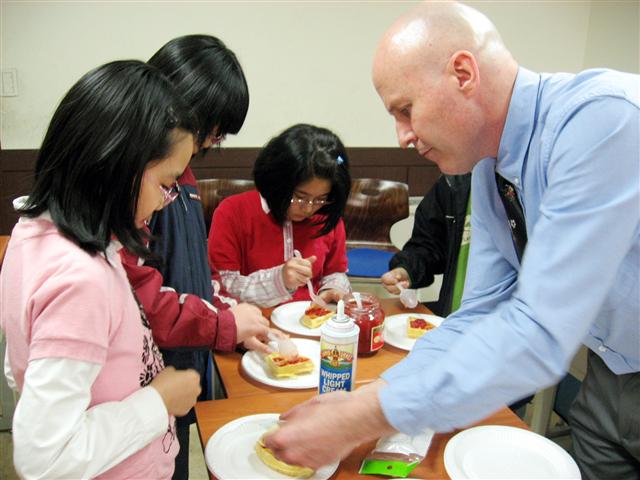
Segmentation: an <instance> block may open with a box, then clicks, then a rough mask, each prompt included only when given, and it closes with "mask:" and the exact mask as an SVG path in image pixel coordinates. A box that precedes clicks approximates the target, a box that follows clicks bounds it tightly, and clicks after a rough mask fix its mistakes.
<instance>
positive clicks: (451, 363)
mask: <svg viewBox="0 0 640 480" xmlns="http://www.w3.org/2000/svg"><path fill="white" fill-rule="evenodd" d="M373 81H374V84H375V87H376V89H377V91H378V94H379V95H380V98H381V99H382V101H383V103H384V106H385V107H386V109H387V110H388V111H389V113H390V114H391V115H392V116H393V117H394V119H395V123H396V131H397V136H398V141H399V143H400V145H401V146H402V147H404V148H407V147H411V146H413V147H415V148H416V149H417V151H418V153H419V154H420V155H421V156H423V157H425V158H426V159H429V160H432V161H434V162H435V163H436V164H437V165H438V166H439V167H440V169H441V170H442V171H443V172H444V173H445V174H463V173H466V172H469V171H471V170H472V169H473V179H472V188H471V191H472V202H471V203H472V205H473V211H472V220H471V229H472V231H473V238H472V241H471V252H470V258H469V266H468V271H467V280H466V285H465V292H464V297H463V300H462V306H461V307H460V309H459V310H458V311H456V312H455V313H454V314H452V315H450V316H449V317H448V318H447V319H446V321H445V322H444V323H443V324H442V326H440V327H439V328H438V329H436V330H434V331H432V332H430V333H429V335H425V336H424V337H422V339H421V340H420V341H418V342H417V343H416V346H415V347H414V349H413V351H412V352H411V353H410V355H409V356H408V357H407V358H406V359H405V360H404V361H402V362H400V363H399V364H398V365H396V366H394V367H393V368H391V369H389V370H388V371H386V372H385V373H384V374H383V375H382V379H381V380H378V381H376V382H374V383H373V384H370V385H369V386H367V387H363V388H361V389H359V390H357V391H355V392H353V393H348V394H347V393H343V394H339V395H334V394H327V395H323V396H320V397H316V398H315V399H314V400H312V401H310V402H307V403H306V404H302V405H299V406H298V407H296V408H294V409H293V410H291V411H290V412H287V413H286V414H284V415H283V417H284V418H285V419H287V420H288V422H287V423H286V425H285V426H284V427H283V428H281V429H280V430H279V431H278V432H276V433H274V434H273V435H271V436H269V437H268V438H267V439H266V444H267V446H269V447H270V448H272V449H273V450H274V451H275V452H276V455H277V456H278V457H280V458H282V459H283V460H285V461H288V462H290V463H297V464H301V465H307V466H311V467H318V466H320V465H324V464H327V463H329V462H331V461H333V460H336V459H337V458H339V457H343V456H345V455H347V454H348V453H349V451H351V450H352V449H353V448H354V447H355V446H357V445H358V444H359V443H361V442H363V441H367V440H371V439H374V438H376V437H379V436H381V435H385V434H388V433H391V432H394V431H396V430H399V431H402V432H405V433H408V434H416V433H418V432H420V431H422V430H423V429H424V428H426V427H429V428H432V429H434V430H436V431H450V430H452V429H454V428H457V427H463V426H466V425H469V424H471V423H473V422H476V421H479V420H481V419H482V418H483V417H486V416H487V415H489V414H490V413H492V412H493V411H495V410H496V409H498V408H500V407H501V406H503V405H507V404H509V403H511V402H513V401H514V400H517V399H518V398H520V397H523V396H525V395H527V394H531V393H533V392H534V391H536V390H538V389H540V388H543V387H546V386H549V385H552V384H554V383H556V382H557V381H558V379H560V378H561V377H562V376H563V375H564V373H565V372H566V370H567V368H568V366H569V363H570V361H571V359H572V357H573V356H574V354H575V353H576V351H577V350H578V348H579V346H580V344H581V343H584V344H585V345H586V346H587V347H588V348H589V349H590V354H589V370H588V373H587V376H586V378H585V381H584V382H583V385H582V389H581V392H580V394H579V396H578V399H577V400H576V402H575V404H574V408H573V417H572V422H571V427H572V430H573V431H574V445H575V451H576V457H577V460H578V462H579V465H580V468H581V470H582V473H583V476H584V477H585V478H638V476H639V471H640V468H639V466H640V464H639V463H638V462H639V460H640V442H639V438H640V408H639V407H638V406H639V405H640V376H639V374H638V371H639V370H640V279H639V271H640V145H639V135H638V133H639V131H640V123H639V118H640V107H639V104H640V99H639V98H638V97H639V92H640V88H639V87H640V83H639V82H640V79H639V77H638V76H637V75H631V74H626V73H620V72H614V71H611V70H590V71H586V72H582V73H580V74H578V75H571V74H537V73H534V72H531V71H529V70H527V69H525V68H522V67H520V66H519V65H518V64H517V62H516V61H515V60H514V58H513V57H512V56H511V54H510V53H509V51H508V50H507V48H506V47H505V45H504V44H503V42H502V40H501V38H500V35H499V34H498V32H497V31H496V29H495V27H494V26H493V25H492V23H491V22H490V21H489V20H488V19H487V18H486V17H485V16H484V15H482V14H481V13H479V12H477V11H476V10H474V9H472V8H469V7H467V6H463V5H461V4H458V3H445V2H437V3H425V4H421V5H420V6H419V7H418V8H417V9H415V10H413V11H412V12H410V13H409V14H407V15H405V16H404V17H402V18H400V19H399V20H398V21H397V22H396V23H394V24H393V26H392V27H391V28H390V29H389V30H388V31H387V32H386V34H385V35H384V37H383V38H382V41H381V42H380V44H379V46H378V49H377V52H376V55H375V60H374V64H373Z"/></svg>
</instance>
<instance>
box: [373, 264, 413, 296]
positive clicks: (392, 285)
mask: <svg viewBox="0 0 640 480" xmlns="http://www.w3.org/2000/svg"><path fill="white" fill-rule="evenodd" d="M380 281H381V282H382V286H383V287H384V288H385V289H386V290H387V292H389V293H393V294H394V295H399V294H400V289H399V288H398V285H397V284H398V283H400V284H401V285H402V286H403V287H404V288H409V286H410V283H411V282H410V281H409V273H407V271H406V270H405V269H404V268H402V267H398V268H394V269H393V270H391V271H389V272H387V273H385V274H384V275H382V277H380Z"/></svg>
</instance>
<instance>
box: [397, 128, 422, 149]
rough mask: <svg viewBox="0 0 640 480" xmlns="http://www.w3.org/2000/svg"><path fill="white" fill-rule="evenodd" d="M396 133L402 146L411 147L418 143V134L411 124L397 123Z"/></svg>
mask: <svg viewBox="0 0 640 480" xmlns="http://www.w3.org/2000/svg"><path fill="white" fill-rule="evenodd" d="M396 135H397V137H398V145H400V148H409V147H411V146H412V145H415V143H416V140H417V138H416V134H415V133H413V129H412V128H411V126H410V125H403V124H400V123H398V124H396Z"/></svg>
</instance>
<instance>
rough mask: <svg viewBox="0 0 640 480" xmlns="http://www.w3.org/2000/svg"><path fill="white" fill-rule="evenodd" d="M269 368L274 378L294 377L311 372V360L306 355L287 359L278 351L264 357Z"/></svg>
mask: <svg viewBox="0 0 640 480" xmlns="http://www.w3.org/2000/svg"><path fill="white" fill-rule="evenodd" d="M265 362H267V366H268V367H269V370H270V371H271V373H272V374H273V376H274V377H276V378H286V377H294V376H297V375H304V374H305V373H311V372H313V362H312V361H311V359H309V358H308V357H296V358H294V359H287V358H285V357H283V356H282V355H280V354H279V353H278V352H274V353H271V354H269V355H267V356H266V357H265Z"/></svg>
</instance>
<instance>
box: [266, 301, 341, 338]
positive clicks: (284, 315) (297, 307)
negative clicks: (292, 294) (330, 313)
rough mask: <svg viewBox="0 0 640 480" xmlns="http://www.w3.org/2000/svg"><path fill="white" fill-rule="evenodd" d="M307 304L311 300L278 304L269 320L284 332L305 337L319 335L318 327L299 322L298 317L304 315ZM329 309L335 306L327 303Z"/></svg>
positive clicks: (309, 303)
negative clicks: (308, 326) (306, 325)
mask: <svg viewBox="0 0 640 480" xmlns="http://www.w3.org/2000/svg"><path fill="white" fill-rule="evenodd" d="M309 305H311V302H309V301H306V302H291V303H285V304H284V305H280V306H279V307H278V308H275V309H274V310H273V312H272V313H271V321H272V322H273V323H274V325H276V326H277V327H278V328H280V329H282V330H284V331H286V332H289V333H295V334H298V335H304V336H305V337H319V336H320V327H318V328H307V327H305V326H304V325H302V323H300V319H301V318H302V315H304V311H305V310H306V309H307V308H309ZM332 307H333V308H332ZM329 309H330V310H332V309H333V310H335V307H334V306H333V305H329Z"/></svg>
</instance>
